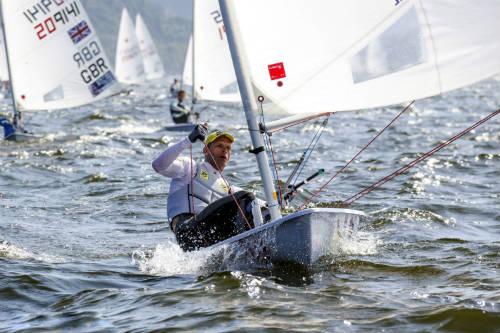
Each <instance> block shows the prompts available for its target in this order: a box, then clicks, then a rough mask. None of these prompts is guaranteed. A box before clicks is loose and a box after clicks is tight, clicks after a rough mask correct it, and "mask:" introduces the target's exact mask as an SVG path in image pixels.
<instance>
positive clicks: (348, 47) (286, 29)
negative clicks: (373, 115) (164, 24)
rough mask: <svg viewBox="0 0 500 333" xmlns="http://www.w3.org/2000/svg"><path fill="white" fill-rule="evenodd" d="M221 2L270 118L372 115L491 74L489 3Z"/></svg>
mask: <svg viewBox="0 0 500 333" xmlns="http://www.w3.org/2000/svg"><path fill="white" fill-rule="evenodd" d="M225 2H229V3H231V6H232V8H234V12H233V14H234V18H235V22H237V29H238V35H239V40H238V42H239V43H240V44H241V48H242V49H243V50H244V51H245V56H246V58H247V60H248V67H249V68H248V70H249V73H250V75H249V78H250V80H251V83H252V86H253V90H254V92H255V95H256V97H258V96H262V97H264V101H265V102H268V103H270V106H269V110H272V109H273V108H274V109H280V110H285V111H286V112H287V113H289V114H304V113H321V112H332V111H347V110H357V109H367V108H374V107H380V106H385V105H392V104H398V103H403V102H405V101H409V100H414V99H421V98H425V97H429V96H433V95H437V94H440V93H443V92H446V91H450V90H453V89H457V88H460V87H464V86H467V85H469V84H472V83H474V82H477V81H479V80H483V79H485V78H488V77H490V76H493V75H495V74H496V73H499V72H500V38H499V36H498V34H499V32H500V20H499V19H498V17H499V16H500V1H498V0H455V1H452V2H450V1H444V0H420V1H416V0H377V1H373V0H357V1H324V0H307V1H306V0H295V1H288V0H272V1H269V0H253V1H232V0H228V1H225Z"/></svg>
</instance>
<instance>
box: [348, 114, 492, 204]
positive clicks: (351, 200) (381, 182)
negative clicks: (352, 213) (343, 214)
mask: <svg viewBox="0 0 500 333" xmlns="http://www.w3.org/2000/svg"><path fill="white" fill-rule="evenodd" d="M498 114H500V109H498V110H497V111H495V112H493V113H491V114H490V115H488V116H487V117H485V118H483V119H481V120H480V121H478V122H476V123H475V124H474V125H472V126H470V127H468V128H466V129H465V130H463V131H462V132H460V133H458V134H456V135H455V136H453V137H452V138H450V139H448V140H446V141H445V142H443V143H441V144H439V145H437V146H436V147H434V148H433V149H431V150H430V151H428V152H426V153H425V154H423V155H422V156H420V157H418V158H416V159H415V160H413V161H412V162H410V163H408V164H406V165H405V166H403V167H402V168H400V169H398V170H396V171H394V172H393V173H391V174H390V175H388V176H385V177H384V178H382V179H380V180H379V181H377V182H376V183H374V184H373V185H371V186H369V187H367V188H365V189H364V190H362V191H360V192H358V193H357V194H355V195H353V196H352V197H350V198H349V199H347V200H345V201H344V203H345V204H347V205H351V204H352V203H354V202H356V201H357V200H359V199H360V198H362V197H364V196H365V195H367V194H368V193H370V192H372V191H373V190H375V189H377V188H378V187H380V186H382V185H384V184H385V183H387V182H388V181H390V180H392V179H394V178H396V177H397V176H399V175H402V174H404V173H405V172H407V171H408V170H410V169H411V168H413V167H414V166H416V165H417V164H419V163H420V162H422V161H424V160H426V159H427V158H429V157H430V156H432V155H434V154H435V153H437V152H438V151H440V150H441V149H443V148H445V147H447V146H449V145H450V144H452V143H453V142H455V141H457V140H458V139H460V138H462V137H463V136H465V135H466V134H468V133H470V132H471V131H473V130H474V129H476V128H477V127H479V126H480V125H482V124H484V123H485V122H487V121H488V120H490V119H491V118H493V117H495V116H497V115H498Z"/></svg>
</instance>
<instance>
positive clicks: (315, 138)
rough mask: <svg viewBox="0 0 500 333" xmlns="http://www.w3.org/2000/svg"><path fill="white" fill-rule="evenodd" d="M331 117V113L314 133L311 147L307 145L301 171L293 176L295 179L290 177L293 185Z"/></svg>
mask: <svg viewBox="0 0 500 333" xmlns="http://www.w3.org/2000/svg"><path fill="white" fill-rule="evenodd" d="M333 114H334V113H333ZM329 119H330V115H328V117H327V118H326V119H325V120H324V121H323V124H322V125H321V127H320V128H319V129H318V131H317V132H316V134H314V137H313V138H312V140H311V143H310V144H309V147H307V149H306V150H305V154H304V160H303V161H302V165H301V166H300V168H299V171H298V172H297V174H296V175H295V176H294V177H293V179H290V183H293V185H296V184H297V181H298V180H299V177H300V176H301V175H302V171H304V168H305V166H306V164H307V161H308V160H309V158H310V157H311V155H312V152H313V151H314V150H315V149H316V146H317V145H318V142H319V140H320V139H321V136H322V135H323V132H324V131H325V128H326V125H327V124H328V120H329ZM292 180H293V182H292Z"/></svg>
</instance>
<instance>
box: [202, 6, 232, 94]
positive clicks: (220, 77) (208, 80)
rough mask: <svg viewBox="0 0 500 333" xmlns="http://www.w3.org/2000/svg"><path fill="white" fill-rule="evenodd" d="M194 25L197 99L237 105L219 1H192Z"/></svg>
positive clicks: (229, 54)
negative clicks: (235, 103)
mask: <svg viewBox="0 0 500 333" xmlns="http://www.w3.org/2000/svg"><path fill="white" fill-rule="evenodd" d="M193 25H194V26H193V31H194V33H193V44H194V45H193V47H194V60H193V61H194V71H195V73H194V78H195V80H196V82H195V88H196V90H195V94H196V98H197V99H199V100H211V101H220V102H240V101H241V98H240V94H239V90H238V83H237V81H236V75H235V73H234V68H233V65H232V60H231V53H230V51H229V45H228V43H227V38H226V32H225V28H224V23H223V22H222V15H221V13H220V10H219V3H218V1H217V0H195V1H194V22H193Z"/></svg>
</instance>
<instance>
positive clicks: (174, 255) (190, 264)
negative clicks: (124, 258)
mask: <svg viewBox="0 0 500 333" xmlns="http://www.w3.org/2000/svg"><path fill="white" fill-rule="evenodd" d="M218 251H219V250H217V249H204V250H200V251H194V252H184V251H183V250H182V249H181V248H180V247H179V245H177V244H175V243H174V242H172V241H168V242H167V244H159V245H157V246H156V248H155V249H154V250H148V249H139V250H135V251H134V252H133V253H132V263H133V264H134V265H137V266H138V267H139V270H140V271H141V272H143V273H146V274H152V275H161V276H172V275H183V274H199V273H202V272H204V271H205V268H206V265H207V264H208V263H209V262H210V259H211V258H212V257H213V256H214V255H215V254H216V253H217V252H218Z"/></svg>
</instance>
